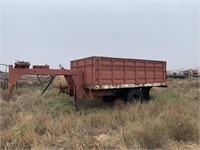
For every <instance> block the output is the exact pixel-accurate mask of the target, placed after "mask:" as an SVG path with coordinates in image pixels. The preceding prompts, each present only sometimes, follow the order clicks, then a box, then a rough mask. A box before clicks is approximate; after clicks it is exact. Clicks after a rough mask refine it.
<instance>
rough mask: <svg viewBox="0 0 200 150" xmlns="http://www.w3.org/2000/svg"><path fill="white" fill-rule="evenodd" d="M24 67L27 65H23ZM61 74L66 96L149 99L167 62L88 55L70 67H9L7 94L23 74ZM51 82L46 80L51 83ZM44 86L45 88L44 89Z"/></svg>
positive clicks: (163, 79)
mask: <svg viewBox="0 0 200 150" xmlns="http://www.w3.org/2000/svg"><path fill="white" fill-rule="evenodd" d="M26 66H27V65H26ZM25 74H27V75H37V76H38V75H51V76H52V78H53V77H54V76H56V75H64V77H65V79H66V80H67V82H68V84H69V91H68V93H69V95H70V96H74V98H75V99H81V98H86V97H93V98H94V97H109V96H112V97H113V98H115V99H117V98H123V99H125V100H126V101H127V102H130V103H132V102H135V101H136V100H140V101H141V100H143V99H149V91H150V89H151V88H152V87H155V86H156V87H166V62H164V61H155V60H141V59H124V58H110V57H88V58H84V59H79V60H74V61H71V69H63V67H62V68H61V69H50V68H49V66H34V67H33V68H29V66H28V67H24V66H23V67H15V68H13V66H12V65H10V66H9V77H8V94H9V95H11V94H12V86H13V85H14V84H15V83H16V81H17V80H19V79H20V78H21V77H22V76H23V75H25ZM50 84H51V83H49V85H50ZM49 85H48V86H49ZM47 88H48V87H46V88H45V89H47Z"/></svg>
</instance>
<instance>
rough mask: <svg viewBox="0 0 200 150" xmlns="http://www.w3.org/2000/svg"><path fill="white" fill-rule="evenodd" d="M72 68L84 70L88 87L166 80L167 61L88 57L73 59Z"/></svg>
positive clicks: (84, 81)
mask: <svg viewBox="0 0 200 150" xmlns="http://www.w3.org/2000/svg"><path fill="white" fill-rule="evenodd" d="M71 70H82V71H83V74H84V78H83V84H84V85H85V86H87V87H93V86H94V85H121V84H145V83H161V82H165V81H166V62H165V61H155V60H139V59H124V58H109V57H88V58H85V59H79V60H74V61H71Z"/></svg>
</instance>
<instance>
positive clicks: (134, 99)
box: [126, 89, 143, 104]
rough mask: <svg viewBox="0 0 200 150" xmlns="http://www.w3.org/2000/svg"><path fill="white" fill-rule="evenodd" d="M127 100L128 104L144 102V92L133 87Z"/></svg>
mask: <svg viewBox="0 0 200 150" xmlns="http://www.w3.org/2000/svg"><path fill="white" fill-rule="evenodd" d="M126 100H127V103H128V104H135V103H138V102H140V103H142V100H143V94H142V92H141V91H140V90H139V89H133V90H131V91H129V92H128V94H127V99H126Z"/></svg>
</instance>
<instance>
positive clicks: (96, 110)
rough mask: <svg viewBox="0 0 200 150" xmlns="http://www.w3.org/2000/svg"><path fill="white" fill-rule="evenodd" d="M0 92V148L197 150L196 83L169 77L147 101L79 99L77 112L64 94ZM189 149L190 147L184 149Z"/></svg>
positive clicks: (33, 88) (31, 89) (153, 91)
mask: <svg viewBox="0 0 200 150" xmlns="http://www.w3.org/2000/svg"><path fill="white" fill-rule="evenodd" d="M1 92H2V98H1V100H0V104H1V111H0V112H1V114H0V119H1V122H0V135H1V149H60V148H67V149H162V148H163V149H166V148H167V149H173V148H177V145H178V147H179V148H180V149H181V147H182V148H186V147H187V145H188V143H189V144H190V145H192V146H191V149H195V148H196V149H197V148H199V143H198V142H199V92H200V90H199V81H198V80H196V79H187V80H172V81H168V88H154V89H152V92H151V99H152V100H151V101H150V102H147V103H143V104H136V105H132V106H125V105H123V104H121V103H120V104H118V103H117V104H116V103H113V104H108V103H103V102H102V101H100V100H89V99H87V100H82V101H81V102H79V110H78V111H76V110H75V109H74V107H73V100H72V99H71V98H69V97H68V96H67V95H65V94H61V95H57V94H55V92H54V91H53V90H50V91H48V92H47V93H46V94H45V95H44V96H41V91H40V90H38V89H37V88H36V87H32V88H27V87H25V88H21V89H18V91H15V93H14V97H13V98H11V99H9V100H4V99H7V96H6V93H5V92H4V91H1ZM187 148H188V149H189V148H190V147H187Z"/></svg>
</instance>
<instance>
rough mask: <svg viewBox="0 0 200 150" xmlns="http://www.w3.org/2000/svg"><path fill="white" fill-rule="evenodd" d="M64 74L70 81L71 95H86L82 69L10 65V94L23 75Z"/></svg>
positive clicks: (78, 96)
mask: <svg viewBox="0 0 200 150" xmlns="http://www.w3.org/2000/svg"><path fill="white" fill-rule="evenodd" d="M25 74H28V75H64V76H65V78H66V80H67V81H68V83H69V86H70V88H69V90H70V93H69V94H70V96H74V93H77V94H76V96H77V98H82V97H83V95H84V93H83V92H84V90H83V85H82V83H83V81H82V80H83V72H82V71H80V70H67V69H45V68H42V69H41V68H35V69H34V68H33V69H29V68H13V66H12V65H10V66H9V76H8V94H9V95H12V86H13V85H14V84H15V83H16V81H17V80H19V79H20V78H21V77H22V76H23V75H25Z"/></svg>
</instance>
